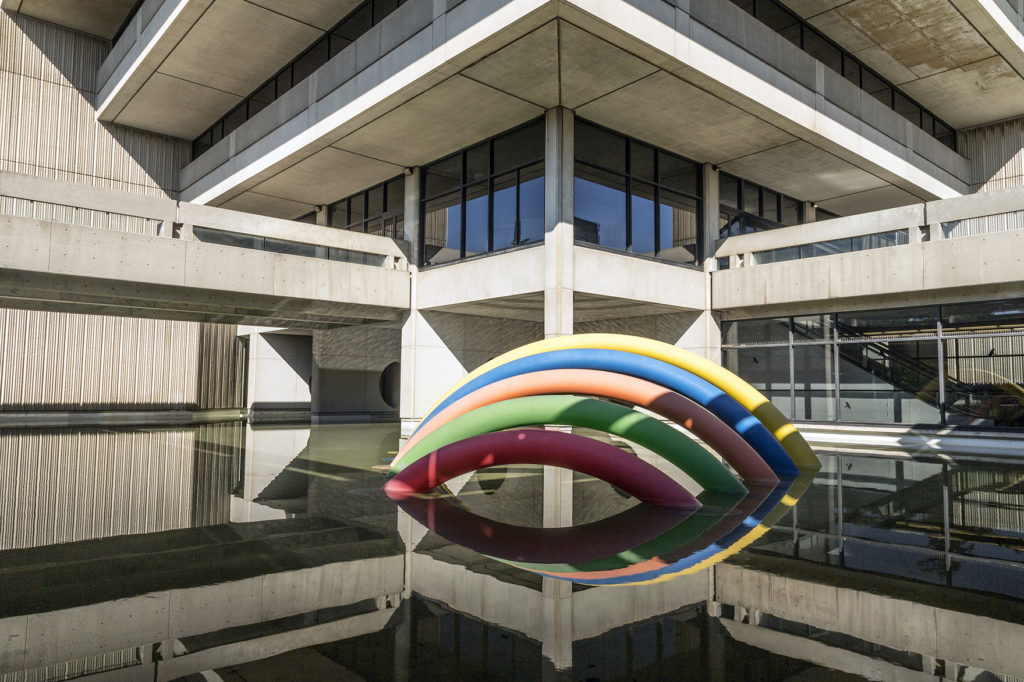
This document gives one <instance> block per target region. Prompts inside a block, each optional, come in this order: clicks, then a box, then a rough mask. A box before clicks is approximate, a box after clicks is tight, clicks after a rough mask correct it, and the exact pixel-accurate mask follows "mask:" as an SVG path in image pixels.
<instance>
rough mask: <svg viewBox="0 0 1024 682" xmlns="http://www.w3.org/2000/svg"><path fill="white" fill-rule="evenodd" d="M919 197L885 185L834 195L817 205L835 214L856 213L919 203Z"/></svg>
mask: <svg viewBox="0 0 1024 682" xmlns="http://www.w3.org/2000/svg"><path fill="white" fill-rule="evenodd" d="M920 201H921V199H920V198H918V197H916V196H914V195H913V194H911V193H910V192H907V191H906V190H903V189H900V188H899V187H894V186H893V185H886V186H885V187H879V188H877V189H869V190H867V191H865V192H857V193H855V194H848V195H846V196H844V197H836V198H834V199H828V200H826V201H819V202H817V203H818V206H819V207H820V208H823V209H825V210H826V211H832V212H833V213H835V214H836V215H856V214H858V213H868V212H870V211H880V210H882V209H883V208H893V207H894V206H907V205H909V204H914V203H919V202H920Z"/></svg>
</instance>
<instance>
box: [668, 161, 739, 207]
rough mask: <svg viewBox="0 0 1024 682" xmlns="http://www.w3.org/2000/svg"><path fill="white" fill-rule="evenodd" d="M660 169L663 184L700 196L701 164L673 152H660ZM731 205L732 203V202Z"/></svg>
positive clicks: (678, 190)
mask: <svg viewBox="0 0 1024 682" xmlns="http://www.w3.org/2000/svg"><path fill="white" fill-rule="evenodd" d="M658 171H659V173H660V174H661V185H662V186H663V187H668V188H669V189H673V190H675V191H677V192H682V193H684V194H689V195H690V196H693V197H699V196H700V164H696V163H693V162H692V161H687V160H686V159H681V158H679V157H678V156H675V155H673V154H668V153H666V152H660V153H659V154H658ZM730 205H731V204H730Z"/></svg>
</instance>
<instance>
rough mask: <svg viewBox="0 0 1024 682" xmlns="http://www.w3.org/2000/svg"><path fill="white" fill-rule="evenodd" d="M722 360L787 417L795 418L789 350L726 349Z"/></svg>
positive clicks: (781, 348)
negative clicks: (793, 413) (791, 391)
mask: <svg viewBox="0 0 1024 682" xmlns="http://www.w3.org/2000/svg"><path fill="white" fill-rule="evenodd" d="M722 361H723V363H724V364H725V367H726V369H728V370H729V371H731V372H733V373H734V374H738V375H739V376H740V377H741V378H743V379H744V380H745V381H746V382H747V383H749V384H750V385H751V386H753V387H754V388H756V389H757V390H758V391H760V392H761V393H763V394H764V396H765V397H766V398H768V399H769V400H770V401H771V402H772V404H773V405H775V407H777V408H779V410H780V411H781V412H782V413H783V414H784V415H786V417H787V418H792V412H793V402H792V399H791V398H790V395H789V386H790V384H789V348H788V347H767V348H736V349H724V350H722Z"/></svg>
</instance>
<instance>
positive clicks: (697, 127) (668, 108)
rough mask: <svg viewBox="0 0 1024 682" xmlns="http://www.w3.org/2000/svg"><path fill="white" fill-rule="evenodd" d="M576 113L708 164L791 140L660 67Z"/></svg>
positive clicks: (791, 137)
mask: <svg viewBox="0 0 1024 682" xmlns="http://www.w3.org/2000/svg"><path fill="white" fill-rule="evenodd" d="M641 112H642V115H640V114H641ZM577 113H578V114H579V115H580V116H582V117H583V118H586V119H589V120H592V121H594V122H595V123H600V124H602V125H606V126H608V127H609V128H612V129H614V130H619V131H621V132H623V133H627V134H629V135H632V136H633V137H636V138H638V139H641V140H644V141H645V142H649V143H651V144H654V145H657V146H659V147H663V148H664V149H668V150H670V151H674V152H676V153H678V154H682V155H683V156H687V157H689V158H691V159H696V160H700V161H711V162H713V163H718V162H721V161H727V160H729V159H735V158H737V157H741V156H746V155H748V154H753V153H756V152H759V151H762V150H764V149H769V148H771V147H776V146H778V145H781V144H786V143H789V142H792V141H794V140H795V139H796V138H795V137H793V136H792V135H790V134H789V133H786V132H784V131H782V130H780V129H779V128H776V127H775V126H773V125H771V124H769V123H766V122H764V121H762V120H761V119H759V118H757V117H755V116H753V115H751V114H748V113H747V112H745V111H743V110H742V109H740V108H738V107H735V106H733V105H732V104H729V103H728V102H726V101H724V100H722V99H719V98H718V97H715V96H714V95H711V94H709V93H707V92H705V91H703V90H701V89H700V88H697V87H695V86H693V85H690V84H689V83H686V82H685V81H682V80H680V79H679V78H676V77H675V76H673V75H671V74H668V73H666V72H664V71H659V72H658V73H655V74H652V75H650V76H648V77H646V78H644V79H643V80H641V81H638V82H636V83H633V84H631V85H628V86H626V87H624V88H620V89H619V90H616V91H615V92H613V93H610V94H608V95H606V96H604V97H602V98H600V99H598V100H596V101H593V102H591V103H589V104H587V105H586V106H583V107H580V109H579V110H578V112H577Z"/></svg>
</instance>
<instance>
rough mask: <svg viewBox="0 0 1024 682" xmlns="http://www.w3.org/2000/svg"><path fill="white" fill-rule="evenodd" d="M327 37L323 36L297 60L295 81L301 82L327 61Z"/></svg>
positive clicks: (294, 66)
mask: <svg viewBox="0 0 1024 682" xmlns="http://www.w3.org/2000/svg"><path fill="white" fill-rule="evenodd" d="M327 57H328V55H327V38H321V39H320V40H319V41H317V43H316V44H315V45H313V47H312V49H310V50H309V52H307V53H306V54H304V55H302V56H301V57H299V58H298V59H296V60H295V64H294V65H293V67H292V68H293V69H294V74H295V82H296V83H300V82H302V80H303V79H305V78H306V77H307V76H309V75H310V74H311V73H313V72H314V71H316V70H317V69H319V68H320V67H321V66H323V65H324V64H326V63H327Z"/></svg>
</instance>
